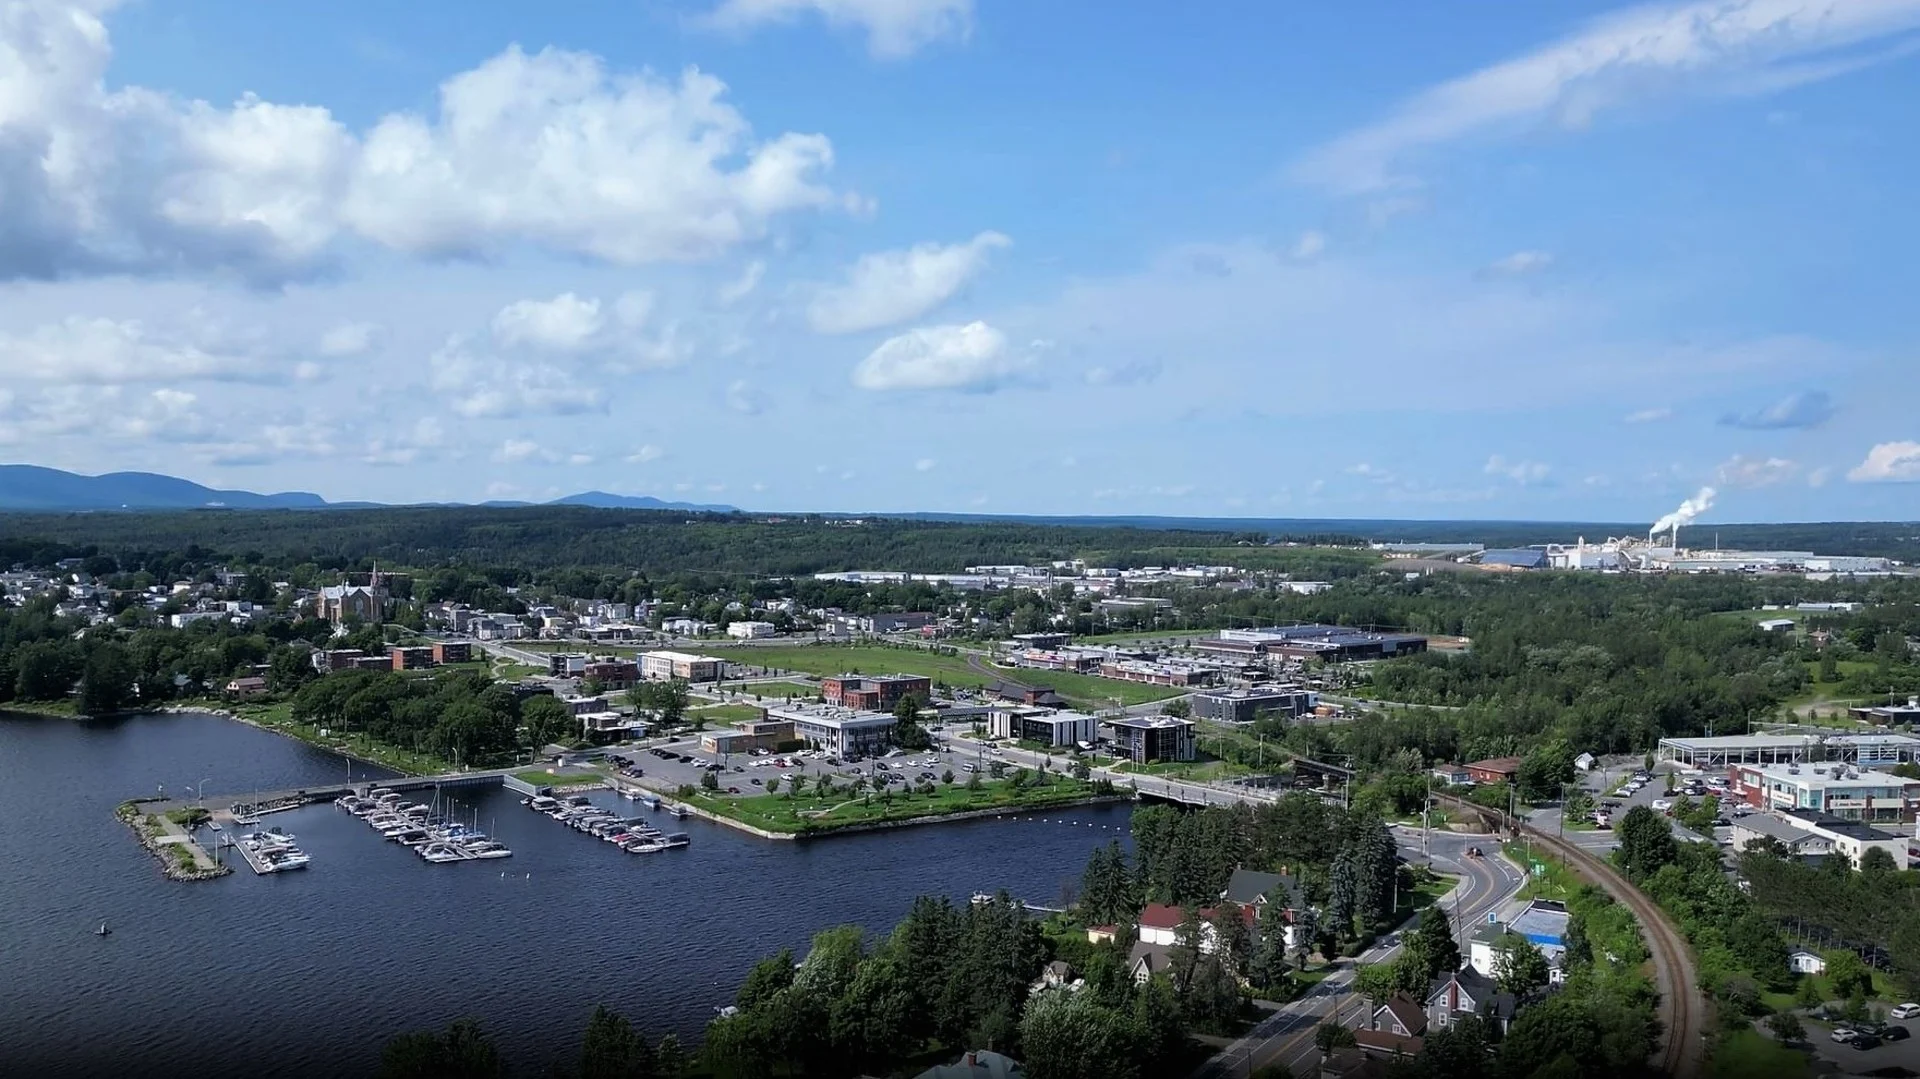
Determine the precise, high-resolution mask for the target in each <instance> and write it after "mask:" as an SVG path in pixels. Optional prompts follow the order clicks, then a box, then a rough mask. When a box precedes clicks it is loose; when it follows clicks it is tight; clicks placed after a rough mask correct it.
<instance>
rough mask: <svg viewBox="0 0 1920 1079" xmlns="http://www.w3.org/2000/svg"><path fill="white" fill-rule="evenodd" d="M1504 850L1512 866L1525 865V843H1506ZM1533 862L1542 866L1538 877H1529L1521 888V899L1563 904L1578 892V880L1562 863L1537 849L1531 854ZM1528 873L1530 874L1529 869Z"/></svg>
mask: <svg viewBox="0 0 1920 1079" xmlns="http://www.w3.org/2000/svg"><path fill="white" fill-rule="evenodd" d="M1504 849H1505V850H1506V854H1507V857H1508V858H1511V859H1513V862H1514V864H1516V865H1522V866H1524V865H1527V845H1526V844H1525V843H1508V844H1507V845H1506V846H1505V848H1504ZM1533 861H1534V862H1536V863H1538V864H1539V865H1540V866H1542V869H1541V872H1540V873H1539V875H1537V876H1531V875H1530V876H1529V877H1528V879H1527V883H1526V884H1524V885H1522V886H1521V888H1520V898H1521V899H1553V900H1558V901H1560V902H1563V903H1564V902H1566V901H1567V900H1568V899H1570V898H1572V896H1573V893H1575V892H1577V891H1579V890H1580V878H1579V877H1576V876H1574V875H1573V871H1572V870H1570V869H1568V868H1567V867H1566V864H1565V863H1564V862H1561V861H1558V860H1557V859H1554V858H1550V857H1548V856H1547V854H1546V852H1545V851H1543V850H1540V849H1537V848H1536V849H1535V850H1534V852H1533ZM1528 872H1529V874H1531V873H1532V870H1531V868H1529V869H1528Z"/></svg>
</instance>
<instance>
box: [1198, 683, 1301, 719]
mask: <svg viewBox="0 0 1920 1079" xmlns="http://www.w3.org/2000/svg"><path fill="white" fill-rule="evenodd" d="M1190 700H1191V701H1192V702H1193V714H1194V715H1195V716H1196V717H1197V718H1200V719H1212V720H1217V721H1219V722H1222V723H1251V722H1253V721H1254V720H1255V719H1257V718H1259V717H1260V716H1263V715H1275V714H1277V715H1283V716H1287V717H1294V716H1301V715H1305V714H1306V713H1308V712H1311V711H1313V709H1314V706H1315V705H1317V704H1319V703H1320V695H1319V694H1318V693H1314V692H1312V691H1310V690H1305V689H1301V688H1300V687H1298V686H1254V687H1252V688H1250V689H1216V690H1209V691H1207V692H1203V693H1196V694H1194V695H1193V696H1192V697H1191V698H1190Z"/></svg>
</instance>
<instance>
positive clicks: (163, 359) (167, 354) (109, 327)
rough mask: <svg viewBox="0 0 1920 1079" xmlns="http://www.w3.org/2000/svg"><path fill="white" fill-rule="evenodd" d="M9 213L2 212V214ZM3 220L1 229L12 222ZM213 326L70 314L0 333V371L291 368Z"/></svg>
mask: <svg viewBox="0 0 1920 1079" xmlns="http://www.w3.org/2000/svg"><path fill="white" fill-rule="evenodd" d="M4 217H5V215H4V214H0V219H3V218H4ZM4 227H5V226H4V225H0V229H4ZM221 337H222V335H221V334H220V333H219V332H218V331H217V330H215V329H214V328H211V327H206V326H199V325H187V326H178V327H157V326H150V325H147V324H145V323H142V322H140V321H137V320H132V319H127V320H115V319H107V318H80V317H70V318H67V319H64V320H62V321H60V322H52V323H47V324H45V325H42V326H39V327H36V328H35V329H32V330H28V331H26V332H25V333H16V334H6V333H0V376H3V377H6V378H11V379H19V380H32V381H38V382H54V383H88V384H113V383H124V382H161V381H165V382H176V381H181V380H186V379H210V380H225V381H250V382H265V381H276V380H279V379H283V378H285V377H286V376H287V375H288V374H289V373H290V369H285V368H283V367H282V366H281V365H279V364H277V363H274V362H271V361H269V360H265V359H263V358H262V357H260V356H256V355H253V354H251V353H249V352H248V351H245V350H243V349H240V348H237V347H234V345H235V344H236V343H234V342H227V341H223V340H221Z"/></svg>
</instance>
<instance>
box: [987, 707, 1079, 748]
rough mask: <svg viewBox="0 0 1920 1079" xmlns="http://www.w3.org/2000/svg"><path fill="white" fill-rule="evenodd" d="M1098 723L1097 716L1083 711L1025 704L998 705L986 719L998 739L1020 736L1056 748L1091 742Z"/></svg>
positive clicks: (990, 730)
mask: <svg viewBox="0 0 1920 1079" xmlns="http://www.w3.org/2000/svg"><path fill="white" fill-rule="evenodd" d="M1099 724H1100V721H1099V720H1098V719H1096V718H1095V717H1093V716H1090V715H1086V714H1085V713H1082V712H1068V711H1061V710H1058V709H1053V708H1029V707H1026V706H1024V705H1016V706H1009V707H1001V708H995V709H994V710H993V711H992V712H991V713H989V715H988V718H987V730H988V732H989V733H991V734H992V735H993V736H994V737H995V738H1018V739H1020V740H1021V741H1023V742H1039V743H1040V744H1041V745H1045V746H1053V747H1063V746H1072V745H1076V744H1078V743H1081V742H1087V743H1091V742H1092V741H1093V740H1094V737H1095V735H1096V733H1097V730H1098V727H1099Z"/></svg>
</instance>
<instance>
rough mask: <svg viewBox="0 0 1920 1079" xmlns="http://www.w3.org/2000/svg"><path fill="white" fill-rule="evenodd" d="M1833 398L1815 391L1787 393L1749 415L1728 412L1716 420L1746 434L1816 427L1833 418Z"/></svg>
mask: <svg viewBox="0 0 1920 1079" xmlns="http://www.w3.org/2000/svg"><path fill="white" fill-rule="evenodd" d="M1833 413H1834V405H1833V398H1831V397H1829V396H1827V395H1826V394H1825V393H1822V392H1821V391H1819V390H1809V391H1807V392H1805V393H1795V394H1790V395H1788V396H1787V397H1784V398H1782V399H1780V400H1779V401H1776V402H1774V403H1773V404H1771V405H1768V406H1767V407H1765V408H1761V409H1755V410H1754V411H1752V412H1729V413H1727V414H1726V415H1724V416H1722V417H1720V422H1721V423H1722V424H1723V425H1725V426H1727V427H1744V428H1746V429H1748V430H1750V431H1777V430H1785V429H1789V428H1804V427H1818V426H1820V425H1821V424H1823V423H1825V422H1827V421H1828V420H1829V419H1832V418H1833Z"/></svg>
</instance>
